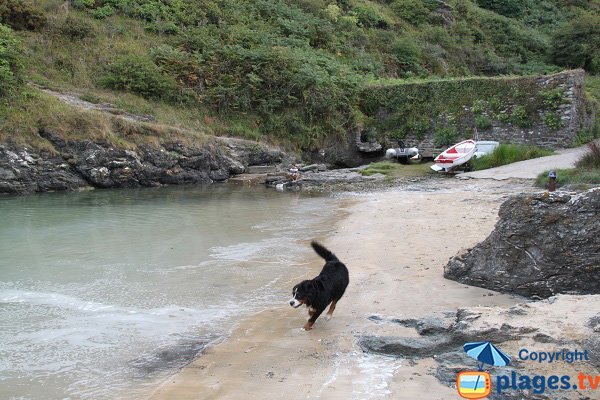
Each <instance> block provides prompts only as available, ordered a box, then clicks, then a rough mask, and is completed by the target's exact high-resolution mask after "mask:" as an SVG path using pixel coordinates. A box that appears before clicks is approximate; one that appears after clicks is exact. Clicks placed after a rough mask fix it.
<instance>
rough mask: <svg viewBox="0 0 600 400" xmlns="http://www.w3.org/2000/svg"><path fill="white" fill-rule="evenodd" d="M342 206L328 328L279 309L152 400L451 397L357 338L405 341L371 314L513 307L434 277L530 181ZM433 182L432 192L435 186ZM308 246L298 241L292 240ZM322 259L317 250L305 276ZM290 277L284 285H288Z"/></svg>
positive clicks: (456, 186)
mask: <svg viewBox="0 0 600 400" xmlns="http://www.w3.org/2000/svg"><path fill="white" fill-rule="evenodd" d="M428 185H429V187H428V188H427V187H426V188H425V190H423V189H420V188H419V187H417V186H415V187H413V188H412V189H409V190H406V188H405V189H397V190H390V191H384V192H373V193H368V194H360V195H355V196H349V197H346V198H343V199H341V200H340V207H341V210H342V211H343V213H342V214H344V215H345V217H343V218H342V219H340V220H339V221H338V222H337V226H336V229H335V232H334V234H332V235H331V236H329V237H326V238H319V239H320V240H322V242H323V243H324V244H325V245H326V246H327V247H329V248H330V249H331V250H332V251H333V252H335V253H336V255H337V256H338V257H339V258H340V259H341V260H342V261H344V262H345V263H346V265H347V266H348V268H349V270H350V280H351V282H350V285H349V287H348V290H347V291H346V295H345V297H344V298H343V299H342V300H341V301H340V303H339V304H338V307H337V309H336V312H335V314H334V316H333V318H332V320H331V321H325V320H324V319H323V318H321V319H319V320H318V321H317V323H316V324H315V326H314V329H313V330H312V331H309V332H304V331H301V329H300V328H301V327H302V326H303V324H304V322H305V320H306V319H307V312H306V309H305V308H304V307H303V308H300V309H292V308H291V307H290V306H289V305H288V304H287V300H288V299H282V301H281V305H279V306H276V307H274V308H273V309H270V310H266V311H264V312H261V313H259V314H257V315H253V316H251V317H249V318H247V319H244V320H241V321H240V322H239V324H238V325H237V327H236V328H235V330H234V331H233V332H232V334H231V336H230V337H228V338H227V339H225V340H224V341H222V342H221V343H219V344H217V345H215V346H213V347H211V348H209V349H207V351H206V352H205V353H204V354H203V355H202V356H201V357H199V358H198V359H197V360H196V361H194V362H193V363H192V364H190V365H189V366H187V367H186V368H184V369H183V370H182V371H181V372H179V373H178V374H176V375H175V376H173V377H171V378H170V379H168V380H167V381H166V382H164V383H163V384H162V385H161V387H160V388H159V389H157V390H156V391H155V392H154V393H153V395H152V396H151V398H152V399H155V400H158V399H217V398H218V399H240V398H251V399H267V398H270V399H276V398H289V399H312V398H324V399H378V398H395V399H399V398H401V399H415V398H421V397H420V396H421V394H422V393H423V390H424V389H425V388H426V389H427V393H428V394H427V398H428V399H448V398H454V397H457V395H456V392H455V390H454V389H452V388H448V387H446V386H444V385H442V384H440V383H439V382H438V381H437V380H436V379H435V377H433V376H432V375H431V374H429V373H430V372H431V370H432V368H433V367H434V365H435V362H434V360H433V359H429V360H428V359H425V360H422V361H419V362H412V361H408V360H402V359H395V358H389V357H383V356H374V355H367V354H364V353H363V352H362V351H361V349H360V348H359V347H358V346H357V344H356V338H357V336H359V335H361V334H373V335H378V334H382V335H402V336H409V335H415V333H414V330H412V329H408V328H405V327H402V326H400V325H393V324H377V323H375V322H374V321H373V320H372V319H369V317H371V316H380V317H394V318H411V317H424V316H428V315H440V316H442V315H443V313H444V312H452V311H454V312H455V311H456V310H457V309H458V308H462V307H473V306H487V305H500V306H512V305H514V304H516V303H518V302H522V301H523V299H520V298H516V297H514V296H510V295H502V294H499V293H493V292H491V291H489V290H485V289H480V288H475V287H470V286H465V285H462V284H459V283H456V282H453V281H449V280H446V279H444V278H443V277H442V272H443V266H444V265H445V264H446V262H447V261H448V258H449V257H452V256H454V255H456V253H457V252H459V251H460V250H461V249H463V248H468V247H470V246H473V245H474V244H476V243H477V242H479V241H481V240H483V239H484V238H485V237H486V236H487V235H488V234H489V233H490V232H491V231H492V229H493V227H494V224H495V222H496V218H497V210H498V207H499V205H500V204H501V202H502V199H503V197H505V196H506V195H507V194H508V193H517V192H522V191H531V190H533V188H531V187H530V186H529V185H528V184H516V183H514V182H513V183H498V182H494V181H485V180H479V181H467V182H456V181H455V180H452V181H450V180H449V181H447V182H441V183H440V182H438V183H436V184H435V185H434V186H432V185H431V184H428ZM440 186H441V187H440ZM298 245H306V246H308V245H309V244H308V243H298ZM321 267H322V261H321V260H320V259H319V258H318V256H317V255H316V254H315V255H314V257H313V259H312V260H311V263H310V265H309V266H305V267H303V268H306V278H307V279H308V278H312V277H313V276H315V275H316V274H317V273H318V272H319V271H320V268H321ZM295 283H296V282H284V283H282V285H287V286H289V288H290V290H291V288H292V286H293V285H294V284H295Z"/></svg>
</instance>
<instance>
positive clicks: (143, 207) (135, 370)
mask: <svg viewBox="0 0 600 400" xmlns="http://www.w3.org/2000/svg"><path fill="white" fill-rule="evenodd" d="M335 205H336V203H335V201H334V200H333V199H331V198H326V197H311V196H307V195H303V194H301V193H280V192H274V191H271V190H267V189H265V188H238V187H231V186H229V185H212V186H208V187H179V188H160V189H140V190H125V191H119V190H106V191H93V192H84V193H58V194H45V195H39V196H27V197H4V198H0V254H1V255H2V257H1V258H0V398H11V397H19V396H23V397H26V398H33V399H48V398H64V397H74V398H94V399H104V398H106V399H108V398H114V397H119V393H121V394H123V393H127V397H129V398H130V397H131V396H133V397H135V396H136V395H135V394H136V393H138V396H139V393H141V390H142V389H139V388H143V385H144V383H148V384H149V382H154V381H155V380H156V379H157V378H158V377H160V376H164V375H165V374H168V373H170V372H172V371H173V369H176V368H178V367H180V366H181V365H183V364H185V363H187V362H189V361H190V360H191V359H193V358H194V357H195V356H196V355H197V354H198V353H199V352H201V351H202V349H203V348H204V346H206V344H207V343H210V342H211V341H212V340H215V339H217V338H219V337H220V336H221V335H223V334H225V333H226V332H227V331H228V330H229V329H230V328H231V326H232V324H233V323H234V322H235V320H236V319H239V316H240V315H243V314H247V313H250V312H253V311H257V310H259V309H261V308H264V307H268V306H270V305H272V304H275V303H278V302H281V301H284V300H285V299H287V296H288V293H287V291H288V288H287V283H288V282H289V281H293V279H295V278H296V277H298V276H305V275H306V274H305V273H304V271H302V268H301V266H302V265H303V263H305V262H306V258H307V257H310V256H312V255H311V254H312V252H311V250H310V248H309V246H307V245H306V243H305V241H308V240H311V239H313V238H315V237H319V236H321V235H324V234H325V233H327V232H328V230H329V229H330V227H331V218H332V217H333V213H334V211H335ZM161 374H162V375H161ZM135 388H138V389H139V390H140V391H138V392H136V391H135ZM132 390H134V391H133V392H132Z"/></svg>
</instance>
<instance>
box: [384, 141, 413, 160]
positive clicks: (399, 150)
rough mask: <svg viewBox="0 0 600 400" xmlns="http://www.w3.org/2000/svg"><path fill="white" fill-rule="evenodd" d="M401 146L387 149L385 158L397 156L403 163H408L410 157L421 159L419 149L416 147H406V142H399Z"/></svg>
mask: <svg viewBox="0 0 600 400" xmlns="http://www.w3.org/2000/svg"><path fill="white" fill-rule="evenodd" d="M399 145H400V147H396V148H392V149H387V150H386V152H385V158H386V159H391V158H395V159H396V160H398V162H399V163H401V164H406V163H408V160H409V159H419V158H420V154H419V149H417V148H416V147H405V146H404V142H403V141H400V142H399Z"/></svg>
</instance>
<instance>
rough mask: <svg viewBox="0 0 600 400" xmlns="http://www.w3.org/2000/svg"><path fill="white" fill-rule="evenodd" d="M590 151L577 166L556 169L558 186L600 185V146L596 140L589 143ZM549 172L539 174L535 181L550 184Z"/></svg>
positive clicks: (583, 187)
mask: <svg viewBox="0 0 600 400" xmlns="http://www.w3.org/2000/svg"><path fill="white" fill-rule="evenodd" d="M588 148H589V149H590V151H589V152H587V153H586V154H584V155H583V157H581V159H580V160H579V161H577V163H576V164H575V168H570V169H559V170H557V171H556V186H557V187H561V186H566V185H569V186H574V187H577V188H581V189H587V188H589V187H590V186H598V185H600V148H599V147H598V145H597V144H596V143H595V142H591V143H590V144H589V145H588ZM548 173H549V171H544V172H542V173H541V174H539V175H538V177H537V179H536V181H535V183H536V185H537V186H539V187H546V186H547V184H548Z"/></svg>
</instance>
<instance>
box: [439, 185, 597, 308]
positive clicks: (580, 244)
mask: <svg viewBox="0 0 600 400" xmlns="http://www.w3.org/2000/svg"><path fill="white" fill-rule="evenodd" d="M499 216H500V220H499V221H498V223H497V224H496V227H495V229H494V231H493V232H492V233H491V234H490V236H489V237H488V238H487V239H486V240H485V241H483V242H482V243H480V244H478V245H477V246H475V247H474V248H473V249H470V250H468V251H467V252H466V253H464V254H460V255H458V256H456V257H454V258H452V259H451V260H450V261H449V262H448V264H447V265H446V267H445V268H444V277H446V278H447V279H452V280H455V281H458V282H461V283H465V284H468V285H474V286H480V287H484V288H488V289H492V290H497V291H500V292H510V293H516V294H520V295H522V296H527V297H540V298H547V297H550V296H553V295H555V294H558V293H566V294H598V293H600V189H598V188H596V189H591V190H589V191H587V192H584V193H581V194H577V195H570V194H567V193H561V192H554V193H540V194H535V195H520V196H516V197H512V198H510V199H509V200H507V201H506V202H505V203H504V204H502V206H501V207H500V212H499Z"/></svg>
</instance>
